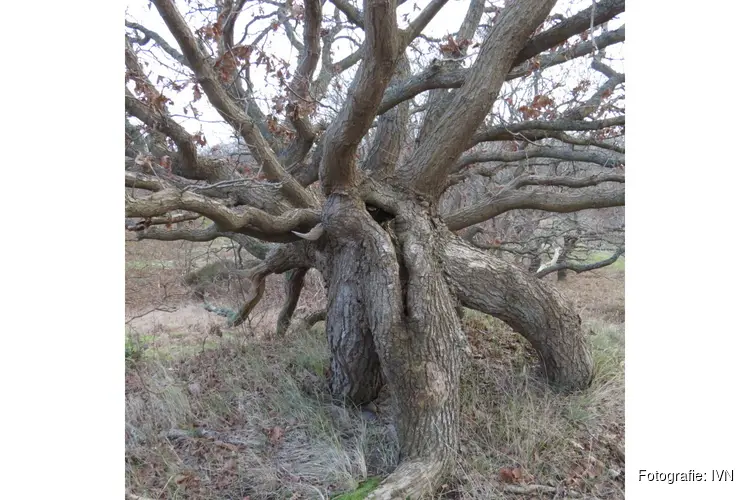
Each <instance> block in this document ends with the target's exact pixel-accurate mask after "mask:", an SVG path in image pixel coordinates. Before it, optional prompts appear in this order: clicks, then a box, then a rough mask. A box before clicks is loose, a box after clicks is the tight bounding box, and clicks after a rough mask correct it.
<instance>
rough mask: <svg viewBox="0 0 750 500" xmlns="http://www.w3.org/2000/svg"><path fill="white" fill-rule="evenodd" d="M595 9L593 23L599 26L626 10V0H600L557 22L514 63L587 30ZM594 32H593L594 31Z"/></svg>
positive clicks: (535, 40)
mask: <svg viewBox="0 0 750 500" xmlns="http://www.w3.org/2000/svg"><path fill="white" fill-rule="evenodd" d="M592 9H593V10H594V19H593V25H594V26H599V25H600V24H602V23H606V22H607V21H609V20H610V19H612V18H614V17H615V16H617V15H618V14H621V13H623V12H625V0H600V1H599V2H596V4H595V5H592V6H591V7H588V8H587V9H584V10H582V11H580V12H578V13H576V14H574V15H572V16H570V17H569V18H567V19H565V20H564V21H562V22H560V23H558V24H556V25H555V26H554V27H552V28H550V29H548V30H547V31H545V32H543V33H540V34H539V35H537V36H535V37H534V38H532V39H531V40H529V42H528V43H527V44H526V46H525V47H524V48H523V50H521V51H520V52H519V53H518V56H517V57H516V60H515V62H514V65H517V64H521V63H522V62H524V61H525V60H527V59H531V58H532V57H534V56H535V55H537V54H541V53H542V52H544V51H545V50H547V49H550V48H552V47H554V46H555V45H558V44H560V43H562V42H564V41H565V40H567V39H568V38H570V37H571V36H573V35H576V34H578V33H581V32H583V31H586V30H587V29H589V28H590V27H591V24H592V19H591V11H592ZM592 34H593V33H592Z"/></svg>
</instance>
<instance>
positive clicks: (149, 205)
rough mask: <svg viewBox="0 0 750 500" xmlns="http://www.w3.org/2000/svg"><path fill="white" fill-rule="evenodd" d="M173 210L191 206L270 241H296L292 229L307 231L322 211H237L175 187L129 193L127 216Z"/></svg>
mask: <svg viewBox="0 0 750 500" xmlns="http://www.w3.org/2000/svg"><path fill="white" fill-rule="evenodd" d="M172 210H190V211H192V212H197V213H199V214H201V215H205V216H206V217H208V218H209V219H211V220H213V221H214V222H216V223H217V225H218V227H220V228H221V230H222V231H236V232H240V233H243V234H249V235H250V236H256V237H258V238H261V239H264V240H268V241H294V240H295V239H296V237H295V236H294V235H293V234H291V231H293V230H296V231H300V232H305V231H308V230H309V229H310V228H312V227H313V226H315V224H317V223H318V222H320V213H319V212H318V211H316V210H311V209H294V210H290V211H288V212H285V213H283V214H281V215H277V216H274V215H269V214H268V213H266V212H264V211H263V210H259V209H257V208H254V207H243V208H242V209H240V210H238V211H236V210H233V209H231V208H229V207H227V206H225V205H223V204H222V203H221V202H220V201H217V200H214V199H212V198H208V197H205V196H202V195H199V194H196V193H191V192H188V191H181V190H177V189H173V188H168V189H164V190H162V191H157V192H156V193H154V194H152V195H150V196H147V197H144V198H133V197H132V196H126V199H125V216H126V217H154V216H156V215H162V214H165V213H167V212H170V211H172Z"/></svg>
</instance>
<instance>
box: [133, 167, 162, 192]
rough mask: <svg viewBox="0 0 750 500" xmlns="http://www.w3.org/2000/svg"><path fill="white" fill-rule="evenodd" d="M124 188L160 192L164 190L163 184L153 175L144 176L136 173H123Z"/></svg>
mask: <svg viewBox="0 0 750 500" xmlns="http://www.w3.org/2000/svg"><path fill="white" fill-rule="evenodd" d="M125 187H129V188H137V189H148V190H149V191H160V190H162V189H164V187H165V183H164V181H162V180H161V179H159V178H158V177H156V176H153V175H146V174H141V173H138V172H125Z"/></svg>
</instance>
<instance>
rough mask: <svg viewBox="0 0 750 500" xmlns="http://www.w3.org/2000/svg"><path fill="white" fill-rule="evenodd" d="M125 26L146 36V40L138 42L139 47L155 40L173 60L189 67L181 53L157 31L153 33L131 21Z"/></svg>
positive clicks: (126, 22)
mask: <svg viewBox="0 0 750 500" xmlns="http://www.w3.org/2000/svg"><path fill="white" fill-rule="evenodd" d="M125 26H127V27H128V28H131V29H134V30H138V31H140V32H141V33H143V34H144V35H145V36H146V38H145V39H144V40H140V41H138V42H137V43H138V45H145V44H147V43H148V41H149V40H153V41H154V43H156V45H158V46H159V47H160V48H161V49H162V50H163V51H164V52H166V53H167V54H169V55H170V56H172V59H174V60H175V61H177V62H178V63H180V64H182V65H187V61H185V57H184V56H183V55H182V54H180V51H178V50H177V49H175V48H174V47H172V46H171V45H169V44H168V43H167V42H166V40H164V39H163V38H162V37H161V35H159V34H158V33H156V32H155V31H151V30H150V29H148V28H145V27H144V26H142V25H140V24H138V23H133V22H130V21H125Z"/></svg>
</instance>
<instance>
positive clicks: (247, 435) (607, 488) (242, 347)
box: [125, 311, 624, 499]
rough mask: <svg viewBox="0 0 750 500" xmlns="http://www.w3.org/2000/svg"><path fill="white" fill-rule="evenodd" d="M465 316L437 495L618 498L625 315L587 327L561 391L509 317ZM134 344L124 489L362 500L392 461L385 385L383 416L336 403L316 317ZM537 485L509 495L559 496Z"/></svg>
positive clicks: (196, 495)
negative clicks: (586, 352) (587, 377)
mask: <svg viewBox="0 0 750 500" xmlns="http://www.w3.org/2000/svg"><path fill="white" fill-rule="evenodd" d="M464 323H465V325H466V330H467V334H468V336H469V339H470V342H471V344H472V350H473V353H474V359H472V360H469V361H468V362H467V363H466V366H465V369H464V372H463V377H462V394H461V401H462V419H463V421H462V424H461V426H460V429H461V435H460V450H459V459H458V462H457V464H456V467H455V470H454V472H453V473H452V474H451V475H449V477H447V478H446V480H445V484H443V485H441V486H440V487H439V488H438V490H437V493H436V498H467V499H468V498H475V499H485V498H504V495H507V494H508V488H509V487H511V486H512V487H521V486H523V485H525V484H537V485H543V486H544V487H546V488H551V487H554V488H567V489H572V490H575V491H577V492H580V493H584V494H591V495H595V496H597V497H599V498H622V497H623V493H622V491H623V479H622V477H623V470H624V458H623V455H622V443H623V435H622V434H623V429H624V425H623V419H624V415H623V413H624V412H623V396H624V373H623V372H624V366H623V363H624V361H623V360H624V329H623V326H622V325H621V324H612V323H606V322H601V321H587V322H586V323H585V324H584V326H585V328H586V329H587V331H589V332H590V334H589V341H590V343H591V345H592V348H593V355H594V360H595V377H594V382H593V384H592V386H591V388H590V389H588V390H586V391H582V392H579V393H576V394H573V395H561V394H558V393H555V392H554V391H552V390H550V389H549V388H548V387H547V386H546V384H545V383H544V381H543V380H542V379H541V378H540V377H539V370H538V369H537V368H538V366H536V363H537V360H536V357H535V355H534V353H533V352H532V351H531V349H530V346H529V345H528V343H526V341H525V340H524V339H522V338H521V337H520V336H519V335H517V334H515V333H513V332H511V331H509V329H508V328H507V327H506V326H505V325H504V324H503V323H501V322H500V321H498V320H496V319H494V318H491V317H489V316H485V315H482V314H478V313H475V312H472V311H468V312H467V314H466V315H465V317H464ZM141 341H142V338H141ZM146 344H147V342H146ZM128 345H129V344H126V356H128V352H131V354H130V358H129V359H130V362H129V363H128V364H127V373H126V385H127V387H126V389H127V390H126V433H125V436H126V483H127V489H128V491H129V492H132V493H134V494H137V495H140V496H143V497H146V498H153V499H156V498H185V499H188V498H189V499H223V498H231V499H235V498H236V499H245V498H250V499H272V498H273V499H276V498H286V499H307V498H311V499H312V498H326V499H327V498H338V499H354V498H363V497H364V496H365V495H366V493H363V492H364V491H366V490H367V489H368V488H370V489H371V488H374V487H375V485H376V483H377V481H379V479H377V478H380V477H384V476H385V475H387V474H388V473H389V472H390V471H392V470H393V468H395V465H396V463H397V443H396V434H395V427H394V425H393V421H392V418H391V415H390V410H389V408H390V407H389V404H388V400H387V396H384V399H383V401H378V402H376V403H377V408H376V410H377V412H376V413H372V412H369V411H368V412H361V411H357V410H352V409H345V408H342V407H340V406H339V405H337V404H336V403H335V402H334V401H331V399H330V397H329V395H328V392H327V389H326V381H325V372H326V369H327V366H328V349H327V345H326V341H325V333H324V332H322V331H321V329H320V328H317V329H314V330H313V331H311V332H306V333H303V334H301V335H299V336H297V337H295V338H291V339H283V340H273V341H260V340H257V341H254V342H239V341H238V340H237V339H234V338H232V337H230V336H225V337H223V338H221V339H218V340H217V341H215V343H214V344H212V345H211V346H209V347H206V346H205V345H204V346H203V347H202V348H201V349H200V350H197V351H196V350H194V351H190V352H188V351H185V352H182V353H180V354H178V355H175V354H174V353H173V352H169V351H168V350H165V349H156V348H152V349H149V351H148V355H146V356H144V355H142V354H143V352H142V351H139V348H138V347H137V346H140V345H142V344H139V343H133V341H132V337H131V344H130V345H131V347H130V349H131V351H128V349H129V348H128ZM138 352H140V355H134V354H133V353H138ZM384 393H385V394H387V389H386V390H385V391H384ZM508 471H510V472H508ZM550 491H551V490H550ZM536 495H541V496H537V497H534V496H533V495H532V496H523V497H516V496H513V497H512V498H552V495H551V494H549V495H548V494H546V493H536ZM545 495H546V496H545ZM509 498H511V497H509Z"/></svg>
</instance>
